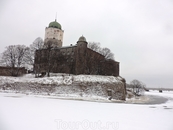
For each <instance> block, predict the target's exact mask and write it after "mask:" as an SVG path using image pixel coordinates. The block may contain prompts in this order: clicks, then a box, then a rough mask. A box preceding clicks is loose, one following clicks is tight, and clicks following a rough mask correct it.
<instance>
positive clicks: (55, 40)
mask: <svg viewBox="0 0 173 130" xmlns="http://www.w3.org/2000/svg"><path fill="white" fill-rule="evenodd" d="M63 33H64V30H62V29H61V25H60V24H59V23H58V22H56V19H55V21H53V22H51V23H49V27H46V29H45V38H44V45H45V46H47V45H48V44H51V46H52V47H62V43H63Z"/></svg>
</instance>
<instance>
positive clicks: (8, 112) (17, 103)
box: [0, 78, 173, 130]
mask: <svg viewBox="0 0 173 130" xmlns="http://www.w3.org/2000/svg"><path fill="white" fill-rule="evenodd" d="M81 79H82V78H81ZM146 94H147V95H155V96H162V97H166V98H168V101H167V102H165V103H163V104H157V105H154V104H153V105H152V104H150V105H145V104H143V105H140V104H125V103H103V102H88V101H80V100H67V99H64V100H62V99H57V98H53V97H51V96H50V97H48V96H39V95H37V96H36V95H26V94H18V93H0V130H173V123H172V121H173V92H166V91H163V93H159V92H157V91H151V92H147V93H146Z"/></svg>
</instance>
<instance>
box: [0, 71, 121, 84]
mask: <svg viewBox="0 0 173 130" xmlns="http://www.w3.org/2000/svg"><path fill="white" fill-rule="evenodd" d="M120 79H121V78H120V77H114V76H101V75H68V74H53V73H52V74H51V77H43V78H34V75H32V74H27V75H25V76H23V77H7V76H0V84H4V83H6V82H8V83H14V82H25V83H41V84H56V85H59V84H67V85H69V84H72V82H85V83H86V82H99V83H107V82H112V83H115V82H120Z"/></svg>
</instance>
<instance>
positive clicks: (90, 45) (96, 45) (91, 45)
mask: <svg viewBox="0 0 173 130" xmlns="http://www.w3.org/2000/svg"><path fill="white" fill-rule="evenodd" d="M87 47H88V48H90V49H91V50H93V51H96V52H98V53H100V50H101V47H100V43H96V42H89V43H88V45H87Z"/></svg>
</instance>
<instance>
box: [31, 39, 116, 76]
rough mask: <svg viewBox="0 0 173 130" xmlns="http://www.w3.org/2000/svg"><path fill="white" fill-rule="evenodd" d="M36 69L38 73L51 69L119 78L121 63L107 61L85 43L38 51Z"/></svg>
mask: <svg viewBox="0 0 173 130" xmlns="http://www.w3.org/2000/svg"><path fill="white" fill-rule="evenodd" d="M49 51H50V52H49ZM34 68H35V71H36V73H42V72H47V70H48V69H50V72H53V73H69V74H91V75H113V76H119V62H116V61H114V60H107V59H105V57H104V56H103V55H101V54H99V53H97V52H95V51H93V50H91V49H89V48H87V43H83V42H81V43H80V42H79V43H77V45H75V46H69V47H62V48H52V49H51V50H48V49H42V50H37V51H36V54H35V66H34Z"/></svg>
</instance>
